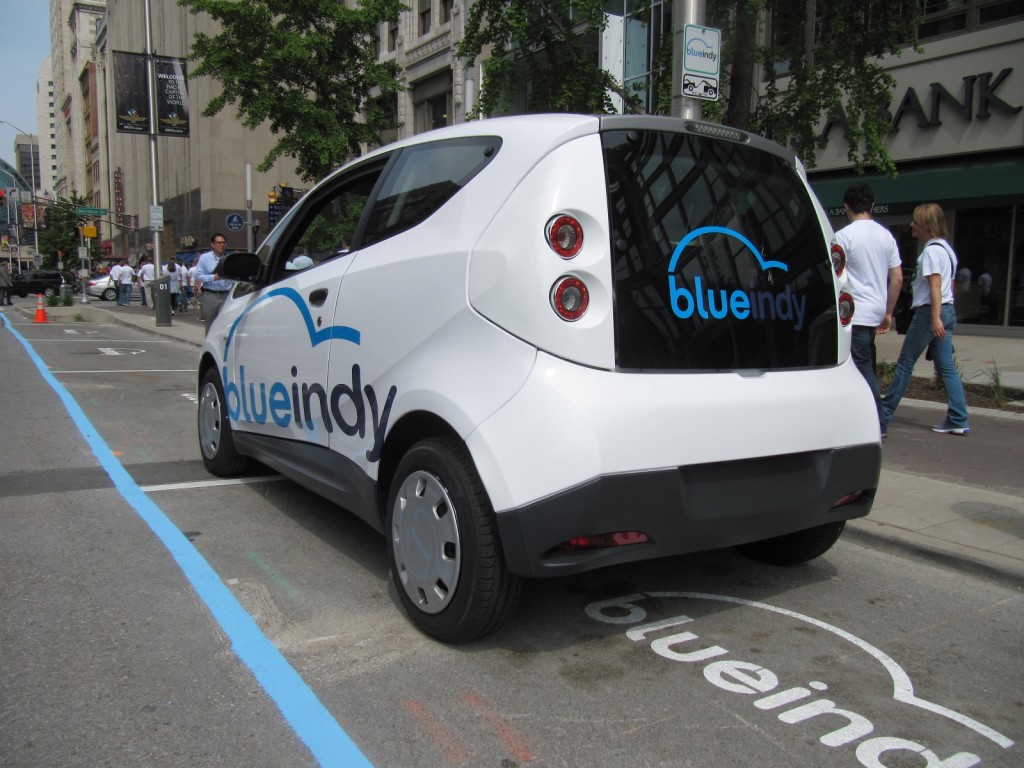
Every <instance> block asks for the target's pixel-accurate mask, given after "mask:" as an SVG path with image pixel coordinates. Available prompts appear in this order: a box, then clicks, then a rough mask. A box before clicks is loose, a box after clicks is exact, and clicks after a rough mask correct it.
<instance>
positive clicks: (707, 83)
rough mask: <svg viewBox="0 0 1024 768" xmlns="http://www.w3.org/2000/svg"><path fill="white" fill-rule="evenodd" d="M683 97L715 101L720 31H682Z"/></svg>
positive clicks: (695, 26)
mask: <svg viewBox="0 0 1024 768" xmlns="http://www.w3.org/2000/svg"><path fill="white" fill-rule="evenodd" d="M683 46H684V48H683V72H682V78H681V81H682V94H683V96H689V97H691V98H694V99H705V100H707V101H718V94H719V90H720V89H719V79H718V78H719V72H720V71H721V67H722V30H720V29H714V28H713V27H702V26H700V25H698V24H687V25H686V27H685V29H684V31H683Z"/></svg>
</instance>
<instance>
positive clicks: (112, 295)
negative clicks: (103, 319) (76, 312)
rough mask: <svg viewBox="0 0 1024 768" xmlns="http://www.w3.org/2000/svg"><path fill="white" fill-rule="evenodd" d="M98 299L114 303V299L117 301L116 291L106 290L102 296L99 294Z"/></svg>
mask: <svg viewBox="0 0 1024 768" xmlns="http://www.w3.org/2000/svg"><path fill="white" fill-rule="evenodd" d="M100 298H101V299H102V300H103V301H114V300H115V299H117V289H116V288H107V289H106V290H105V291H103V293H102V294H100Z"/></svg>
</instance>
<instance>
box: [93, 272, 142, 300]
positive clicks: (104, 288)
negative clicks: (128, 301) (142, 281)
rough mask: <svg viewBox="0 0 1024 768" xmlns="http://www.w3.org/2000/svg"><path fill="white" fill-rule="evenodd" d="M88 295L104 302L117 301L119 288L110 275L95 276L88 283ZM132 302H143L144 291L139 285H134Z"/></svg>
mask: <svg viewBox="0 0 1024 768" xmlns="http://www.w3.org/2000/svg"><path fill="white" fill-rule="evenodd" d="M85 285H86V289H85V290H86V293H87V294H88V295H89V296H93V297H96V298H99V299H102V300H103V301H117V286H116V285H114V281H113V280H111V279H110V275H93V276H92V277H90V278H89V279H88V280H87V281H86V283H85ZM132 300H133V301H141V300H142V290H141V289H140V288H139V286H138V285H137V284H135V285H132Z"/></svg>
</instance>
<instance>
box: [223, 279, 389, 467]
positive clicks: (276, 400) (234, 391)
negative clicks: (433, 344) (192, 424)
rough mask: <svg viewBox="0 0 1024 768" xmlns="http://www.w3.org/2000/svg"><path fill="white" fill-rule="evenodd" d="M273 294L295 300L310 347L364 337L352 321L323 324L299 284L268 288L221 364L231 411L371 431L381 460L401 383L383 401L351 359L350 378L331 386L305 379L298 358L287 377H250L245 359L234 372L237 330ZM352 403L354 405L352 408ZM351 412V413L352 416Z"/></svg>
mask: <svg viewBox="0 0 1024 768" xmlns="http://www.w3.org/2000/svg"><path fill="white" fill-rule="evenodd" d="M273 299H285V300H287V301H289V302H291V303H292V304H293V305H294V306H295V308H296V309H297V311H298V313H299V316H300V317H301V318H302V321H303V327H304V328H305V329H306V333H307V335H308V337H309V344H310V346H311V347H316V346H318V345H320V344H322V343H324V342H327V341H332V340H339V341H347V342H351V343H352V344H354V345H356V346H359V344H360V342H361V339H362V336H361V334H360V332H359V331H358V330H357V329H356V328H352V327H350V326H347V325H332V326H328V327H327V328H321V329H318V328H317V327H316V324H315V323H314V322H313V317H312V315H311V314H310V312H309V308H308V307H307V306H306V302H305V301H304V300H303V299H302V297H301V296H300V295H299V293H298V291H296V290H295V289H293V288H287V287H285V288H275V289H274V290H272V291H268V292H267V293H266V294H264V295H263V296H261V297H260V298H259V299H257V300H256V301H254V302H253V303H252V304H251V305H249V306H248V307H246V308H245V309H244V310H243V311H242V312H241V313H240V314H239V315H238V317H237V318H235V321H234V322H233V323H232V324H231V328H230V329H228V335H227V339H226V341H225V343H224V357H223V361H222V366H221V380H222V381H223V382H224V399H225V405H226V406H227V412H228V416H229V417H230V418H231V420H232V421H235V422H249V423H253V424H261V425H262V424H266V423H267V421H268V419H269V420H270V421H272V422H273V423H274V424H276V425H277V426H279V427H281V428H282V429H288V428H289V427H291V426H293V425H294V426H295V427H296V428H298V429H300V430H303V429H305V430H308V431H309V432H311V433H312V432H314V431H316V430H317V429H318V426H317V422H320V423H322V424H323V428H324V429H326V430H327V432H328V434H332V433H333V432H334V429H335V427H337V428H338V429H340V430H341V431H342V432H343V433H344V434H345V435H347V436H349V437H354V436H356V435H358V436H359V438H360V439H365V438H366V436H367V434H368V433H369V434H370V437H371V441H372V442H371V445H370V448H369V449H368V450H367V451H366V458H367V460H368V461H371V462H374V461H377V460H378V459H379V458H380V451H381V449H382V447H383V444H384V435H385V433H386V432H387V426H388V419H389V418H390V416H391V406H392V405H393V404H394V402H395V396H396V395H397V394H398V388H397V387H396V386H394V385H392V386H391V387H390V389H389V390H388V392H387V395H386V396H385V397H384V399H383V402H382V401H381V398H379V397H378V394H377V391H376V389H375V388H374V387H373V386H372V385H370V384H365V385H364V384H363V383H362V371H361V370H360V367H359V364H358V363H353V365H352V373H351V379H350V380H348V381H345V382H340V383H338V384H335V385H334V386H333V387H331V388H330V390H328V388H327V384H326V383H321V382H318V381H303V380H302V377H301V375H300V373H301V372H300V370H299V368H298V366H297V365H294V364H293V365H289V366H287V368H288V370H289V371H290V374H291V380H290V381H289V382H287V383H286V382H284V381H281V380H277V381H259V380H253V379H252V378H250V379H249V380H248V381H247V380H246V370H245V366H244V365H241V364H240V365H239V366H238V378H237V380H235V379H234V378H233V377H232V376H231V373H232V371H231V369H230V368H229V366H228V352H229V351H230V349H231V342H232V341H233V340H234V337H235V333H236V332H237V331H238V329H239V326H240V325H241V323H242V321H243V320H244V319H245V317H246V316H247V315H248V314H249V313H250V312H252V311H253V310H254V309H255V308H256V307H258V306H259V305H261V304H263V303H265V302H267V301H271V300H273ZM347 406H351V408H350V409H348V411H346V407H347ZM346 412H348V413H351V414H352V415H351V416H347V415H346Z"/></svg>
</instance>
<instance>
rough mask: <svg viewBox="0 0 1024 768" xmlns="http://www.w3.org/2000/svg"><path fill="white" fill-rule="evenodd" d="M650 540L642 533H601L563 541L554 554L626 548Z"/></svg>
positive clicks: (554, 550) (553, 550)
mask: <svg viewBox="0 0 1024 768" xmlns="http://www.w3.org/2000/svg"><path fill="white" fill-rule="evenodd" d="M647 541H650V539H649V538H648V537H647V534H646V533H641V532H640V531H617V532H615V533H601V534H598V535H596V536H575V537H573V538H571V539H569V540H568V541H563V542H562V543H561V544H559V545H558V546H557V547H555V548H554V549H552V550H551V551H552V552H580V551H582V550H586V549H607V548H608V547H626V546H629V545H630V544H643V543H645V542H647Z"/></svg>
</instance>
